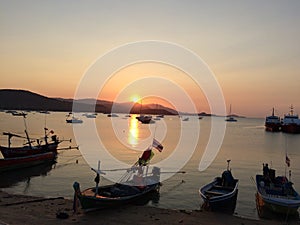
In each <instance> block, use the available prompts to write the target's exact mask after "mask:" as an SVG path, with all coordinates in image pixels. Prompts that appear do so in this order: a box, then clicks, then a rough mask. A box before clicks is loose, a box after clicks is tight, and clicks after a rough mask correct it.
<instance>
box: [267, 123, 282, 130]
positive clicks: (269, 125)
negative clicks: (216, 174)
mask: <svg viewBox="0 0 300 225" xmlns="http://www.w3.org/2000/svg"><path fill="white" fill-rule="evenodd" d="M265 128H266V131H270V132H279V131H281V124H280V123H265Z"/></svg>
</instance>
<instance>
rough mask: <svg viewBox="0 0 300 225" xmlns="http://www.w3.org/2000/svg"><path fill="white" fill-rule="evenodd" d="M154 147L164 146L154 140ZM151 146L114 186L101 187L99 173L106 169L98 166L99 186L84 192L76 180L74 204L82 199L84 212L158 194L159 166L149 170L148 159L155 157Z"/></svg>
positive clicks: (138, 200) (137, 200)
mask: <svg viewBox="0 0 300 225" xmlns="http://www.w3.org/2000/svg"><path fill="white" fill-rule="evenodd" d="M152 147H155V148H156V149H158V150H159V151H161V150H162V148H163V147H162V145H161V144H160V143H159V142H157V141H156V140H155V142H154V141H153V144H152ZM152 147H149V148H148V149H147V150H146V151H144V152H143V154H142V156H141V157H140V158H139V159H138V161H137V162H136V163H135V164H134V165H133V166H132V167H131V168H128V169H127V170H126V173H125V174H124V175H123V177H121V178H120V181H119V182H117V183H114V184H112V185H105V186H99V181H100V175H101V174H104V175H105V172H103V171H101V170H100V162H99V163H98V169H97V170H96V169H92V170H93V171H94V172H96V173H97V176H96V178H95V182H96V186H95V187H92V188H88V189H86V190H84V191H81V190H80V185H79V183H78V182H74V184H73V188H74V191H75V193H74V206H76V205H77V203H76V201H77V200H79V202H80V205H81V207H82V209H83V210H84V211H92V210H96V209H104V208H111V207H117V206H121V205H125V204H130V203H137V202H140V201H142V202H144V201H145V198H146V199H147V198H149V196H151V195H152V194H153V193H155V192H156V193H157V192H158V191H159V187H160V168H158V167H153V168H152V170H151V172H150V167H149V162H150V160H151V158H152V157H153V152H152Z"/></svg>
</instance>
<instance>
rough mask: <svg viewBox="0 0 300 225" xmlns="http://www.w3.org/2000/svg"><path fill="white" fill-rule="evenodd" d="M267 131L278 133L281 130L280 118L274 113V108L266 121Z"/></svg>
mask: <svg viewBox="0 0 300 225" xmlns="http://www.w3.org/2000/svg"><path fill="white" fill-rule="evenodd" d="M265 127H266V131H271V132H277V131H280V130H281V121H280V117H279V116H276V115H275V113H274V108H273V111H272V115H271V116H267V117H266V121H265Z"/></svg>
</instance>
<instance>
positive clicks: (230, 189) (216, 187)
mask: <svg viewBox="0 0 300 225" xmlns="http://www.w3.org/2000/svg"><path fill="white" fill-rule="evenodd" d="M227 163H228V166H227V170H225V171H224V172H223V173H222V176H221V177H216V178H215V179H214V180H213V181H212V182H211V183H209V184H206V185H204V186H203V187H201V188H200V189H199V194H200V196H201V198H202V199H203V201H204V204H203V205H202V207H203V208H204V209H207V210H211V211H220V212H225V213H231V214H232V213H234V210H235V206H236V200H237V195H238V182H239V180H238V179H235V178H234V177H233V176H232V173H231V170H229V163H230V160H227Z"/></svg>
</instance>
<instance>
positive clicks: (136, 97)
mask: <svg viewBox="0 0 300 225" xmlns="http://www.w3.org/2000/svg"><path fill="white" fill-rule="evenodd" d="M130 100H131V101H132V102H134V103H137V102H138V101H139V100H140V97H139V96H138V95H134V96H131V98H130Z"/></svg>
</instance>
